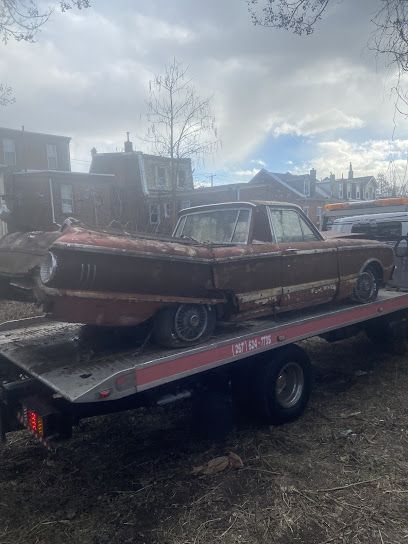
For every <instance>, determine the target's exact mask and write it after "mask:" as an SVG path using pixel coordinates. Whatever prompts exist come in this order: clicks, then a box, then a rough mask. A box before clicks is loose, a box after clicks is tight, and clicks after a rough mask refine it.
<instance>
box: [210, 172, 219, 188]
mask: <svg viewBox="0 0 408 544" xmlns="http://www.w3.org/2000/svg"><path fill="white" fill-rule="evenodd" d="M216 175H217V174H208V177H209V178H210V180H211V187H214V178H215V176H216Z"/></svg>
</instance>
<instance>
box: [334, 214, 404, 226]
mask: <svg viewBox="0 0 408 544" xmlns="http://www.w3.org/2000/svg"><path fill="white" fill-rule="evenodd" d="M398 220H399V221H408V212H384V213H368V214H364V215H350V216H348V217H338V218H337V219H335V220H334V221H333V224H335V225H344V224H347V223H369V222H374V221H398Z"/></svg>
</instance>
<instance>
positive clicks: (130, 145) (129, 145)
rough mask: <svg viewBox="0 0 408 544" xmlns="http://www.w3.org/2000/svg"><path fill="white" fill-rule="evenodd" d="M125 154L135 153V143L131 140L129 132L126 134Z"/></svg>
mask: <svg viewBox="0 0 408 544" xmlns="http://www.w3.org/2000/svg"><path fill="white" fill-rule="evenodd" d="M126 136H127V140H126V142H125V153H133V143H132V142H131V141H130V140H129V132H126Z"/></svg>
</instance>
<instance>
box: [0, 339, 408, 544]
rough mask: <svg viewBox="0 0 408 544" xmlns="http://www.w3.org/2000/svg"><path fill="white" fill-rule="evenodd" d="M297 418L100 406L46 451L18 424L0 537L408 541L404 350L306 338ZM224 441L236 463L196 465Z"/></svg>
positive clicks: (5, 458) (8, 540) (1, 471)
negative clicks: (262, 423) (225, 428)
mask: <svg viewBox="0 0 408 544" xmlns="http://www.w3.org/2000/svg"><path fill="white" fill-rule="evenodd" d="M305 346H306V347H307V349H308V351H309V353H310V355H311V357H312V359H313V360H314V361H315V362H316V365H317V366H316V384H315V390H314V394H313V396H312V398H311V402H310V406H309V408H308V410H307V411H306V413H305V415H304V416H303V418H301V419H300V420H298V421H297V422H295V423H293V424H291V425H286V426H283V427H274V428H265V427H259V426H257V425H255V424H253V423H251V422H249V421H241V422H239V423H238V425H237V428H236V430H235V431H234V433H232V434H231V436H230V437H229V438H228V440H227V441H226V443H225V444H222V445H213V444H208V443H203V442H197V441H195V440H193V439H192V438H191V436H190V433H189V403H188V402H185V403H184V404H182V405H178V406H174V407H171V408H170V409H169V408H168V407H167V408H166V409H155V410H151V411H147V410H138V411H134V412H127V413H124V414H117V415H114V416H106V417H99V418H96V419H94V420H88V421H84V422H82V423H81V427H80V429H77V430H76V431H75V434H74V437H73V440H72V441H71V442H69V443H67V444H65V445H63V446H62V447H61V448H60V449H59V450H58V451H57V452H56V453H54V454H48V453H47V452H46V451H44V450H43V449H42V448H41V446H40V445H38V444H37V443H36V442H35V441H34V440H33V439H31V438H30V437H28V435H27V434H26V433H25V432H20V433H16V434H14V435H12V436H11V437H10V441H9V443H8V444H7V445H6V446H5V447H4V448H3V449H0V543H1V544H19V543H21V544H29V543H30V544H31V543H44V544H60V543H61V544H62V543H66V542H75V543H81V544H82V543H84V544H88V543H89V544H105V543H112V544H116V543H120V544H124V543H146V544H151V543H159V542H160V543H161V544H210V543H216V542H222V543H227V544H229V543H231V544H232V543H251V544H252V543H254V544H255V543H257V544H258V543H259V544H263V543H265V544H275V543H276V544H289V543H304V544H314V543H316V544H329V543H347V544H349V543H353V544H358V543H363V542H364V543H373V544H375V543H378V544H383V543H384V544H385V543H387V544H392V543H399V544H400V543H403V542H408V520H407V498H408V456H407V451H408V400H407V390H408V371H407V367H406V356H390V355H384V354H381V353H378V350H377V349H376V348H375V347H374V346H373V345H372V344H370V342H369V341H368V340H366V339H365V338H364V337H362V336H360V337H358V338H356V339H351V340H347V341H343V342H341V343H339V344H336V345H328V344H326V343H324V342H323V341H319V340H312V341H308V342H307V343H305ZM228 451H234V452H236V453H237V454H239V455H240V456H241V457H242V459H243V461H244V468H243V469H241V470H239V471H227V472H223V473H220V474H217V475H214V476H207V477H201V478H199V477H196V476H193V475H192V474H191V469H192V467H193V466H196V465H200V464H202V463H204V462H206V461H208V460H209V459H211V458H212V457H215V456H217V455H222V454H223V453H225V452H228Z"/></svg>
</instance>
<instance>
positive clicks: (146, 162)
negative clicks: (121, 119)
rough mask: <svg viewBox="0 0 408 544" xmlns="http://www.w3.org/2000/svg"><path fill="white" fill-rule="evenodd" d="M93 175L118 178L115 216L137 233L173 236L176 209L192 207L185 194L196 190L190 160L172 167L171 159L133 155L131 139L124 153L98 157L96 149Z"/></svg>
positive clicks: (113, 199)
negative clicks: (171, 234) (174, 211)
mask: <svg viewBox="0 0 408 544" xmlns="http://www.w3.org/2000/svg"><path fill="white" fill-rule="evenodd" d="M90 173H92V174H113V175H114V176H115V183H114V184H113V185H112V192H111V200H112V216H113V218H114V219H115V220H117V221H119V222H120V223H122V224H124V225H128V227H129V228H130V229H132V230H135V231H138V232H154V233H168V232H170V231H171V230H172V215H173V206H174V207H175V209H176V211H178V210H180V209H181V208H183V207H187V206H189V201H186V198H185V196H184V194H185V193H190V192H191V191H193V189H194V184H193V174H192V168H191V160H190V159H178V160H174V161H173V164H172V161H171V159H170V158H169V157H159V156H156V155H148V154H145V153H142V152H141V151H134V149H133V144H132V142H131V141H129V135H128V139H127V141H126V142H125V147H124V151H123V152H115V153H98V152H97V151H96V149H93V150H92V162H91V166H90ZM172 179H174V180H175V184H173V183H172ZM173 185H175V186H173Z"/></svg>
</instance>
